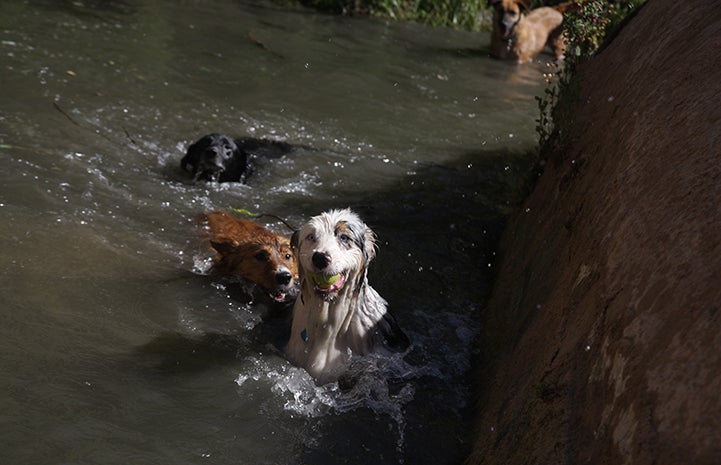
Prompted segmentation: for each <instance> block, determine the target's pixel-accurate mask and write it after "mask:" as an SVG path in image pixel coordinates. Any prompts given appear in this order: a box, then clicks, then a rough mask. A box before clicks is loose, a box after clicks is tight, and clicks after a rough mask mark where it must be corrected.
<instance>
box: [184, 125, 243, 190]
mask: <svg viewBox="0 0 721 465" xmlns="http://www.w3.org/2000/svg"><path fill="white" fill-rule="evenodd" d="M247 164H248V160H247V155H246V153H245V152H244V151H243V150H241V149H240V148H239V147H238V145H237V144H236V142H235V140H234V139H233V138H232V137H229V136H226V135H223V134H208V135H207V136H203V137H201V138H200V139H199V140H198V141H196V142H195V143H193V144H192V145H191V146H190V147H188V152H187V153H186V154H185V156H184V157H183V159H182V160H181V162H180V166H181V167H182V169H184V170H186V171H190V172H191V173H192V174H193V175H194V176H195V180H196V181H198V180H201V181H216V182H222V181H242V180H243V175H244V173H245V169H246V167H247Z"/></svg>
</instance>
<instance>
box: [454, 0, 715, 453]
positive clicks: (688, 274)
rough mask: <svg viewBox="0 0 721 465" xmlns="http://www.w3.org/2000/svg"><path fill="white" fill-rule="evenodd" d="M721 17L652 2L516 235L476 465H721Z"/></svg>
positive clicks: (506, 261)
mask: <svg viewBox="0 0 721 465" xmlns="http://www.w3.org/2000/svg"><path fill="white" fill-rule="evenodd" d="M720 55H721V9H720V8H719V5H718V4H715V2H708V1H699V0H690V1H677V0H649V1H648V2H647V4H646V5H645V6H644V7H643V8H642V9H641V10H640V11H639V12H638V14H637V15H636V16H635V17H634V18H633V19H632V20H631V21H629V22H628V24H627V25H626V26H625V27H624V28H623V29H622V30H621V31H620V32H619V34H618V35H617V36H616V37H615V39H614V40H613V41H612V42H611V43H610V44H609V45H608V47H607V48H606V49H605V50H604V51H603V52H602V53H600V54H599V55H598V56H596V57H595V58H594V59H593V60H591V61H590V62H589V63H588V64H587V65H586V66H584V67H583V69H582V70H580V72H579V78H580V88H579V94H578V95H577V96H576V98H575V99H574V102H575V103H573V105H572V114H573V115H574V122H573V124H572V127H571V131H570V134H569V135H568V138H567V140H565V141H564V142H563V147H562V148H561V149H560V150H559V151H558V152H557V153H555V154H554V155H553V156H551V158H550V159H549V162H548V164H547V166H546V168H545V171H544V173H543V174H542V175H541V177H540V179H539V181H538V183H537V184H536V186H535V188H534V191H533V192H532V193H531V195H530V196H529V198H528V199H527V200H526V202H525V204H524V205H523V206H522V209H521V211H520V213H519V214H518V215H516V216H515V217H514V218H513V219H512V221H511V222H510V223H509V226H508V227H507V230H506V231H505V233H504V237H503V240H502V244H501V254H500V255H501V256H500V269H499V275H498V279H497V282H496V286H495V290H494V294H493V297H492V299H491V302H490V304H489V308H488V309H487V313H486V315H485V325H484V328H485V329H484V334H483V335H482V337H481V341H480V348H481V353H482V356H481V358H482V360H481V362H480V363H479V372H478V386H479V408H478V410H479V416H478V422H477V432H476V441H475V444H474V447H473V452H472V455H471V457H470V458H469V460H468V463H470V464H524V463H527V464H550V463H563V464H651V463H653V464H658V465H663V464H669V465H678V464H682V463H683V464H696V465H700V464H719V463H721V58H719V56H720Z"/></svg>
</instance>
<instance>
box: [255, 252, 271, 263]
mask: <svg viewBox="0 0 721 465" xmlns="http://www.w3.org/2000/svg"><path fill="white" fill-rule="evenodd" d="M255 259H256V260H258V261H259V262H265V261H267V260H268V252H266V251H265V250H263V251H261V252H258V253H257V254H255Z"/></svg>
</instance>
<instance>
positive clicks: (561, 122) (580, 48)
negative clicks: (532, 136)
mask: <svg viewBox="0 0 721 465" xmlns="http://www.w3.org/2000/svg"><path fill="white" fill-rule="evenodd" d="M644 1H645V0H623V1H616V2H614V3H611V2H609V1H608V0H576V1H575V3H576V5H577V6H578V7H577V8H574V9H571V10H570V11H568V12H567V13H566V14H565V15H564V19H563V27H564V34H565V36H566V38H567V40H568V47H567V48H566V59H565V60H564V62H563V63H561V65H560V66H559V68H558V69H557V71H556V72H555V73H550V74H548V75H546V79H547V83H548V85H547V86H546V90H545V95H544V96H543V97H536V101H537V102H538V108H539V111H540V116H539V119H538V120H536V121H537V122H538V125H537V126H536V130H537V132H538V136H539V143H540V145H541V148H542V149H543V148H544V147H545V146H546V145H547V144H549V143H550V142H552V141H554V140H555V141H558V142H562V141H563V138H564V136H565V133H566V132H567V130H568V128H569V125H570V124H571V123H572V115H570V114H569V112H568V111H566V108H567V107H566V105H564V104H563V100H564V99H567V100H573V98H574V96H576V95H577V94H578V82H577V81H576V79H574V77H575V74H576V69H577V68H578V66H579V65H580V64H581V63H583V62H584V61H586V60H588V59H590V58H591V57H592V56H593V55H594V54H595V53H596V52H597V51H598V50H599V49H600V48H601V47H603V43H604V41H605V40H607V39H609V35H610V34H613V33H614V31H616V30H617V29H618V28H619V27H620V26H621V23H622V21H623V20H624V19H625V18H626V17H628V16H629V14H631V13H632V12H633V11H635V10H636V8H638V7H639V6H641V4H642V3H643V2H644Z"/></svg>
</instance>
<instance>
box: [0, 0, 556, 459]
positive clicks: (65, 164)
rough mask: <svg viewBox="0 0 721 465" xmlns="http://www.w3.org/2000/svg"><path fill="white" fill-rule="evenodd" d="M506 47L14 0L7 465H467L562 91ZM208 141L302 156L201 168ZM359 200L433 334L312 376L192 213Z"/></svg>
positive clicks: (363, 26)
mask: <svg viewBox="0 0 721 465" xmlns="http://www.w3.org/2000/svg"><path fill="white" fill-rule="evenodd" d="M487 43H488V38H487V37H486V35H485V34H472V33H464V32H453V31H448V30H444V29H436V28H430V27H424V26H419V25H412V24H397V23H387V22H384V21H380V20H373V19H367V18H338V17H333V16H327V15H321V14H316V13H313V12H311V11H307V10H296V9H289V8H279V7H277V6H275V5H274V4H273V3H268V2H241V1H229V0H226V1H220V0H219V1H182V2H176V1H170V0H168V1H157V2H141V1H132V0H128V1H123V2H121V1H116V2H102V1H91V0H80V1H73V2H70V1H55V0H46V1H6V2H3V3H2V4H0V156H1V157H2V165H3V170H2V172H0V178H1V180H2V188H1V189H0V212H1V213H2V223H0V225H1V226H0V228H1V229H0V260H2V268H1V273H2V274H1V279H0V297H1V298H2V307H1V309H0V315H1V317H2V324H1V325H0V412H1V413H0V437H2V447H0V463H7V464H31V463H43V464H100V463H102V464H115V463H117V464H181V463H182V464H194V463H198V464H233V463H238V464H283V463H286V464H301V463H309V464H339V463H349V464H383V463H407V464H440V463H460V462H461V461H462V459H463V457H464V456H465V454H466V453H467V449H468V441H469V438H470V431H471V424H472V422H471V419H472V407H473V400H472V399H471V397H470V392H471V383H470V379H471V373H470V367H471V365H470V359H471V356H472V353H473V344H472V343H473V339H474V337H475V335H476V334H477V332H478V330H479V327H478V323H477V321H478V316H479V314H480V312H481V311H482V309H483V305H484V302H485V299H486V298H487V295H488V289H489V280H490V279H491V278H492V273H493V266H494V262H495V259H494V254H493V249H494V247H495V244H496V241H497V239H498V237H499V234H500V232H501V230H502V226H503V221H504V219H505V218H506V216H507V214H508V213H510V212H511V211H512V210H513V208H515V206H516V205H517V203H518V201H519V199H520V196H521V195H522V190H523V188H522V186H523V181H524V178H526V177H527V175H528V172H529V171H528V169H529V167H530V165H531V163H532V161H531V160H530V159H529V156H528V155H527V152H528V151H529V150H531V149H532V148H533V147H534V145H535V140H536V136H535V132H534V127H535V122H534V120H535V118H536V114H537V111H536V104H535V102H534V99H533V96H534V95H540V94H541V93H542V91H543V86H544V83H543V79H542V76H541V73H542V72H543V71H544V67H543V65H541V64H536V65H529V66H524V67H518V66H516V65H513V64H509V63H501V62H496V61H491V60H490V59H488V58H487V49H486V47H487ZM209 132H225V133H229V134H232V135H237V136H257V137H269V138H274V139H278V140H284V141H287V142H289V143H292V144H298V145H299V146H303V147H304V148H301V149H299V150H298V151H297V152H296V153H294V154H292V155H290V156H286V157H284V158H281V159H276V160H270V161H268V162H266V163H262V164H261V166H260V167H259V169H258V173H257V175H256V176H254V177H252V178H251V179H250V180H249V182H248V184H247V185H238V184H224V185H217V184H193V183H192V182H191V181H190V180H189V179H188V178H187V177H186V176H185V175H184V173H182V172H181V171H180V169H179V160H180V158H181V157H182V155H183V153H184V151H185V149H186V147H187V146H188V144H189V143H191V142H192V141H194V140H195V139H197V138H199V137H200V136H201V135H203V134H205V133H209ZM346 206H350V207H352V208H353V209H355V210H356V211H357V212H358V213H359V214H360V215H361V216H362V217H363V219H364V220H365V221H366V222H367V223H368V224H369V225H370V226H371V227H372V228H373V229H374V231H375V232H376V233H377V235H378V237H379V244H380V249H379V252H378V257H377V258H376V260H375V261H374V262H372V263H371V271H370V281H371V284H372V285H373V286H374V287H375V288H376V289H377V290H378V291H379V292H380V294H381V295H382V296H384V298H386V299H387V300H388V301H389V303H390V308H391V311H392V312H393V313H394V315H395V316H396V318H397V319H398V321H399V323H400V325H401V326H402V327H403V328H404V329H405V331H406V332H407V333H408V335H409V336H410V338H411V340H412V342H413V344H412V346H411V348H410V349H409V351H408V352H407V353H404V354H398V355H397V356H394V357H366V358H361V359H357V360H354V362H353V366H352V368H351V372H352V373H353V379H354V383H353V384H351V385H350V386H342V387H341V386H339V385H338V384H335V383H334V384H329V385H325V386H316V385H315V384H314V383H313V381H312V380H311V379H310V378H309V377H308V375H307V374H306V373H305V372H304V371H303V370H301V369H298V368H295V367H293V366H292V365H290V364H289V363H288V362H286V360H285V359H284V358H283V356H282V354H281V353H279V352H278V350H277V345H278V339H279V337H281V336H282V335H283V334H284V326H283V324H282V320H280V322H279V321H278V319H273V318H265V317H267V315H268V312H269V309H268V307H267V306H266V303H265V302H264V301H263V299H260V298H257V297H248V296H247V295H246V293H245V292H244V291H243V289H241V288H240V287H239V286H238V284H236V283H231V282H227V281H224V280H222V279H220V278H218V277H216V276H213V275H212V274H208V265H209V262H208V260H207V258H208V255H207V251H204V250H203V249H202V248H201V247H200V246H199V245H198V232H197V230H196V228H195V226H194V222H193V217H194V216H195V215H197V214H198V213H201V212H203V211H207V210H211V209H226V208H243V209H247V210H250V211H254V212H259V213H260V212H268V213H273V214H276V215H278V216H281V217H284V218H286V219H287V221H288V222H290V223H291V224H293V225H296V226H299V225H301V224H302V223H303V222H304V221H306V220H307V219H308V218H309V217H310V216H313V215H316V214H318V213H319V212H321V211H323V210H326V209H329V208H338V207H346ZM267 224H268V226H269V227H270V228H272V229H274V230H276V231H278V232H280V233H286V234H289V233H290V231H289V230H288V229H286V228H285V226H283V225H282V224H280V223H278V222H272V221H271V222H269V223H267ZM264 318H265V319H266V321H264Z"/></svg>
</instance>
